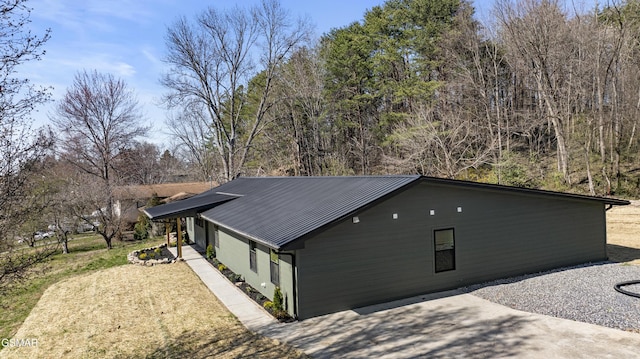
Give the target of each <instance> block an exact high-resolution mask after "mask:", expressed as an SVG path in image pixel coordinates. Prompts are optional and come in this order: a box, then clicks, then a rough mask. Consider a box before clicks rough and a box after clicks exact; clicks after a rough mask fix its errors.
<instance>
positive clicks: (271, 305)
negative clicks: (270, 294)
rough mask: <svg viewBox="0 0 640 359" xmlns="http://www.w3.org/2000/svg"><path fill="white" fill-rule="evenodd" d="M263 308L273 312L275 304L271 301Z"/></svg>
mask: <svg viewBox="0 0 640 359" xmlns="http://www.w3.org/2000/svg"><path fill="white" fill-rule="evenodd" d="M262 306H263V307H264V309H267V310H273V302H272V301H270V300H268V301H266V302H264V304H262Z"/></svg>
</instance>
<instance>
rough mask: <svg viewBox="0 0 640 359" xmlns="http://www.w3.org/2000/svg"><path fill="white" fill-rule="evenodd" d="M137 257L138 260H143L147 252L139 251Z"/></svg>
mask: <svg viewBox="0 0 640 359" xmlns="http://www.w3.org/2000/svg"><path fill="white" fill-rule="evenodd" d="M138 258H139V259H140V260H145V259H147V254H146V253H140V255H138Z"/></svg>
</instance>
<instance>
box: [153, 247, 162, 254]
mask: <svg viewBox="0 0 640 359" xmlns="http://www.w3.org/2000/svg"><path fill="white" fill-rule="evenodd" d="M153 252H154V253H155V254H157V255H160V254H162V248H156V249H154V250H153Z"/></svg>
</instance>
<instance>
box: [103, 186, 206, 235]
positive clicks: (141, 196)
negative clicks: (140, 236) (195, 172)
mask: <svg viewBox="0 0 640 359" xmlns="http://www.w3.org/2000/svg"><path fill="white" fill-rule="evenodd" d="M214 185H215V184H212V183H211V182H184V183H161V184H151V185H132V186H119V187H116V189H115V191H114V192H115V193H114V194H115V198H116V203H115V205H114V210H113V211H114V214H115V215H116V216H121V217H123V218H124V220H125V221H126V222H127V223H129V224H130V225H131V224H133V223H135V222H136V221H137V220H138V215H139V214H140V211H139V209H140V208H141V207H144V206H145V205H146V204H147V202H148V201H149V199H151V197H153V195H154V194H155V195H157V196H158V198H159V199H160V200H161V201H164V202H170V201H173V200H180V199H185V198H189V197H191V196H194V195H196V194H198V193H202V192H204V191H207V190H210V189H211V188H212V187H213V186H214Z"/></svg>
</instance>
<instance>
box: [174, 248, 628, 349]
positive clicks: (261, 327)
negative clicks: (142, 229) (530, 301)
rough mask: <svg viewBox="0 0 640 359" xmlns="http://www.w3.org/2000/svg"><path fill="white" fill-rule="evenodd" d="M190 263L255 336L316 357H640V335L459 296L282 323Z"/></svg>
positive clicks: (190, 258) (186, 251)
mask: <svg viewBox="0 0 640 359" xmlns="http://www.w3.org/2000/svg"><path fill="white" fill-rule="evenodd" d="M172 250H175V249H174V248H172ZM183 256H184V259H185V260H186V262H187V264H189V266H190V267H191V268H192V269H193V271H194V272H195V273H196V274H198V276H199V277H200V278H201V279H202V281H203V282H204V283H205V284H206V285H207V287H209V289H211V291H212V292H213V293H214V294H215V295H216V297H218V298H219V299H220V301H222V303H224V305H225V306H226V307H227V308H229V310H230V311H231V312H232V313H233V314H234V315H235V316H236V317H238V319H239V320H240V321H241V322H242V323H243V324H244V325H245V326H246V327H247V328H248V329H249V330H251V331H254V332H257V333H259V334H262V335H265V336H268V337H271V338H274V339H278V340H280V341H282V342H286V343H288V344H290V345H293V346H294V347H297V348H299V349H301V350H303V351H304V352H306V353H307V354H309V355H311V356H313V357H314V358H418V357H419V358H422V357H425V358H514V357H517V358H637V357H640V349H639V348H640V334H635V333H629V332H624V331H621V330H616V329H611V328H606V327H601V326H597V325H592V324H587V323H581V322H574V321H571V320H566V319H560V318H555V317H550V316H545V315H539V314H532V313H526V312H521V311H517V310H514V309H511V308H507V307H505V306H502V305H499V304H495V303H492V302H489V301H486V300H484V299H481V298H478V297H476V296H473V295H471V294H464V293H460V292H457V291H449V292H442V293H435V294H431V295H423V296H418V297H413V298H408V299H403V300H399V301H395V302H390V303H385V304H380V305H375V306H370V307H366V308H360V309H355V310H349V311H344V312H339V313H334V314H329V315H325V316H322V317H317V318H311V319H307V320H304V321H301V322H295V323H290V324H282V323H279V322H277V321H276V320H275V319H273V318H272V317H271V316H270V315H269V314H268V313H267V312H266V311H265V310H264V309H263V308H261V307H260V306H258V305H257V304H256V303H255V302H254V301H252V300H251V299H249V298H248V297H247V296H245V295H244V293H242V291H240V289H238V288H237V287H236V286H235V285H233V284H232V283H231V282H229V281H228V280H227V279H226V278H225V277H223V276H222V275H221V274H220V273H219V272H218V271H217V270H216V269H214V268H213V266H212V265H211V264H209V262H207V261H206V260H205V259H204V258H203V257H202V255H201V254H199V253H198V252H197V251H196V250H194V249H193V248H192V247H190V246H185V247H184V248H183Z"/></svg>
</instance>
